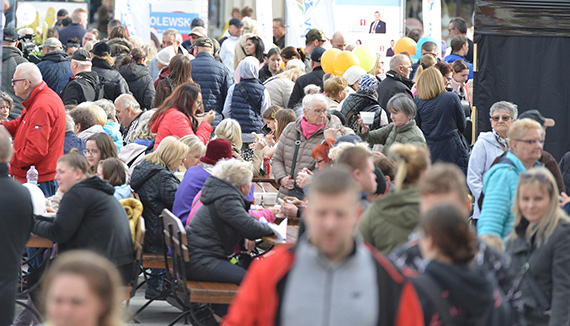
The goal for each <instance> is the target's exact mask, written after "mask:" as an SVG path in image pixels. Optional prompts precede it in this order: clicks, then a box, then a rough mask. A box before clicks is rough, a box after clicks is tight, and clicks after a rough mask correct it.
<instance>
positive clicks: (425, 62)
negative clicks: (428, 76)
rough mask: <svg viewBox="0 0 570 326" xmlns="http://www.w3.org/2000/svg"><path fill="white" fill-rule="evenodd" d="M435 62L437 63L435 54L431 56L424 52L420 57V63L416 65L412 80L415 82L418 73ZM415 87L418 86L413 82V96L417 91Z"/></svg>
mask: <svg viewBox="0 0 570 326" xmlns="http://www.w3.org/2000/svg"><path fill="white" fill-rule="evenodd" d="M436 63H437V58H436V57H435V56H433V55H431V54H424V55H423V56H422V57H421V58H420V65H419V66H418V69H417V71H416V74H415V76H414V82H415V83H417V82H418V78H420V75H421V74H422V72H424V70H426V69H427V68H430V67H433V66H435V64H436ZM417 87H418V86H417V84H414V86H413V87H412V94H413V95H414V96H416V93H417V91H418V89H417Z"/></svg>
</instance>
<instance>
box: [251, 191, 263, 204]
mask: <svg viewBox="0 0 570 326" xmlns="http://www.w3.org/2000/svg"><path fill="white" fill-rule="evenodd" d="M262 198H263V193H262V192H254V193H253V200H254V201H255V204H256V205H261V200H262Z"/></svg>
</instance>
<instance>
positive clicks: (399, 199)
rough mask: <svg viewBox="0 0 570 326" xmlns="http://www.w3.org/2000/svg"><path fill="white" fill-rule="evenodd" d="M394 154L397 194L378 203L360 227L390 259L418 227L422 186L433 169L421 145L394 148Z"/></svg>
mask: <svg viewBox="0 0 570 326" xmlns="http://www.w3.org/2000/svg"><path fill="white" fill-rule="evenodd" d="M390 152H391V154H392V155H393V156H394V157H395V158H396V166H397V167H396V176H395V188H396V190H395V191H394V192H389V193H388V194H386V195H385V196H384V197H380V198H377V199H375V200H374V201H373V202H372V204H371V205H370V206H369V207H368V209H367V210H366V211H365V212H364V213H363V214H362V220H361V222H360V225H359V226H358V228H359V230H360V232H361V233H362V235H363V236H364V240H365V241H366V242H368V243H370V244H371V245H373V246H374V247H376V249H378V250H380V251H381V252H382V253H383V254H386V255H387V254H388V253H390V251H392V249H394V248H395V247H396V246H398V245H399V244H401V243H404V242H406V241H407V240H408V235H409V234H410V233H412V231H413V230H414V229H415V228H416V227H417V226H418V224H419V222H420V192H419V188H418V184H419V182H420V180H421V179H422V177H423V176H424V175H425V173H426V172H427V170H428V168H429V167H430V157H429V151H428V150H427V149H426V148H425V147H423V146H421V145H415V144H394V145H392V147H391V148H390Z"/></svg>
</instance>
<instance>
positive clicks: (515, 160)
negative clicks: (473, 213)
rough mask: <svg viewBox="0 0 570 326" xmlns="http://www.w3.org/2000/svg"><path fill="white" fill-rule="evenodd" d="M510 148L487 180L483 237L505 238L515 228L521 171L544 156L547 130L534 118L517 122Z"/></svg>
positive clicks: (481, 226)
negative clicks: (492, 235)
mask: <svg viewBox="0 0 570 326" xmlns="http://www.w3.org/2000/svg"><path fill="white" fill-rule="evenodd" d="M507 136H508V139H509V140H508V145H509V151H508V152H506V154H505V155H503V156H501V157H499V158H498V160H497V161H496V163H495V164H494V165H493V166H492V167H491V168H490V169H489V171H487V173H486V174H485V178H484V180H483V191H482V195H481V196H482V197H483V198H482V200H480V201H479V203H481V215H480V216H479V220H478V221H477V231H478V234H479V236H481V235H484V234H494V235H498V236H500V237H502V238H505V237H506V236H507V235H508V234H509V232H511V229H512V227H513V220H514V216H513V213H512V212H511V208H512V207H513V204H514V200H515V193H516V189H517V185H518V183H519V174H521V173H523V172H525V171H526V170H528V169H530V168H532V167H533V166H534V165H535V164H536V162H537V161H538V160H539V159H540V156H541V155H542V146H543V145H544V129H542V126H541V125H540V124H539V123H538V122H536V121H534V120H531V119H521V120H518V121H515V122H514V123H513V124H512V126H511V128H510V129H509V131H508V133H507Z"/></svg>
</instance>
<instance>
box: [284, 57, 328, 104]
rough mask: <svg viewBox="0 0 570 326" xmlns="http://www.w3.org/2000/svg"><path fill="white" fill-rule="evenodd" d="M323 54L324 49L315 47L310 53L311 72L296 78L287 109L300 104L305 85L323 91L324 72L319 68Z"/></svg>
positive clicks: (303, 95)
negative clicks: (314, 86) (317, 87)
mask: <svg viewBox="0 0 570 326" xmlns="http://www.w3.org/2000/svg"><path fill="white" fill-rule="evenodd" d="M323 53H325V49H324V48H322V47H320V46H319V47H316V48H315V49H314V50H313V51H312V52H311V70H312V71H311V72H310V73H308V74H306V75H303V76H301V77H299V78H297V81H296V82H295V86H293V91H292V92H291V97H290V98H289V104H288V105H287V107H288V108H294V107H295V105H297V103H300V102H301V101H302V100H303V97H305V91H304V90H305V86H307V85H311V84H312V85H317V86H319V87H320V88H321V89H323V76H324V75H325V72H324V71H323V68H322V67H321V57H322V56H323Z"/></svg>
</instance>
